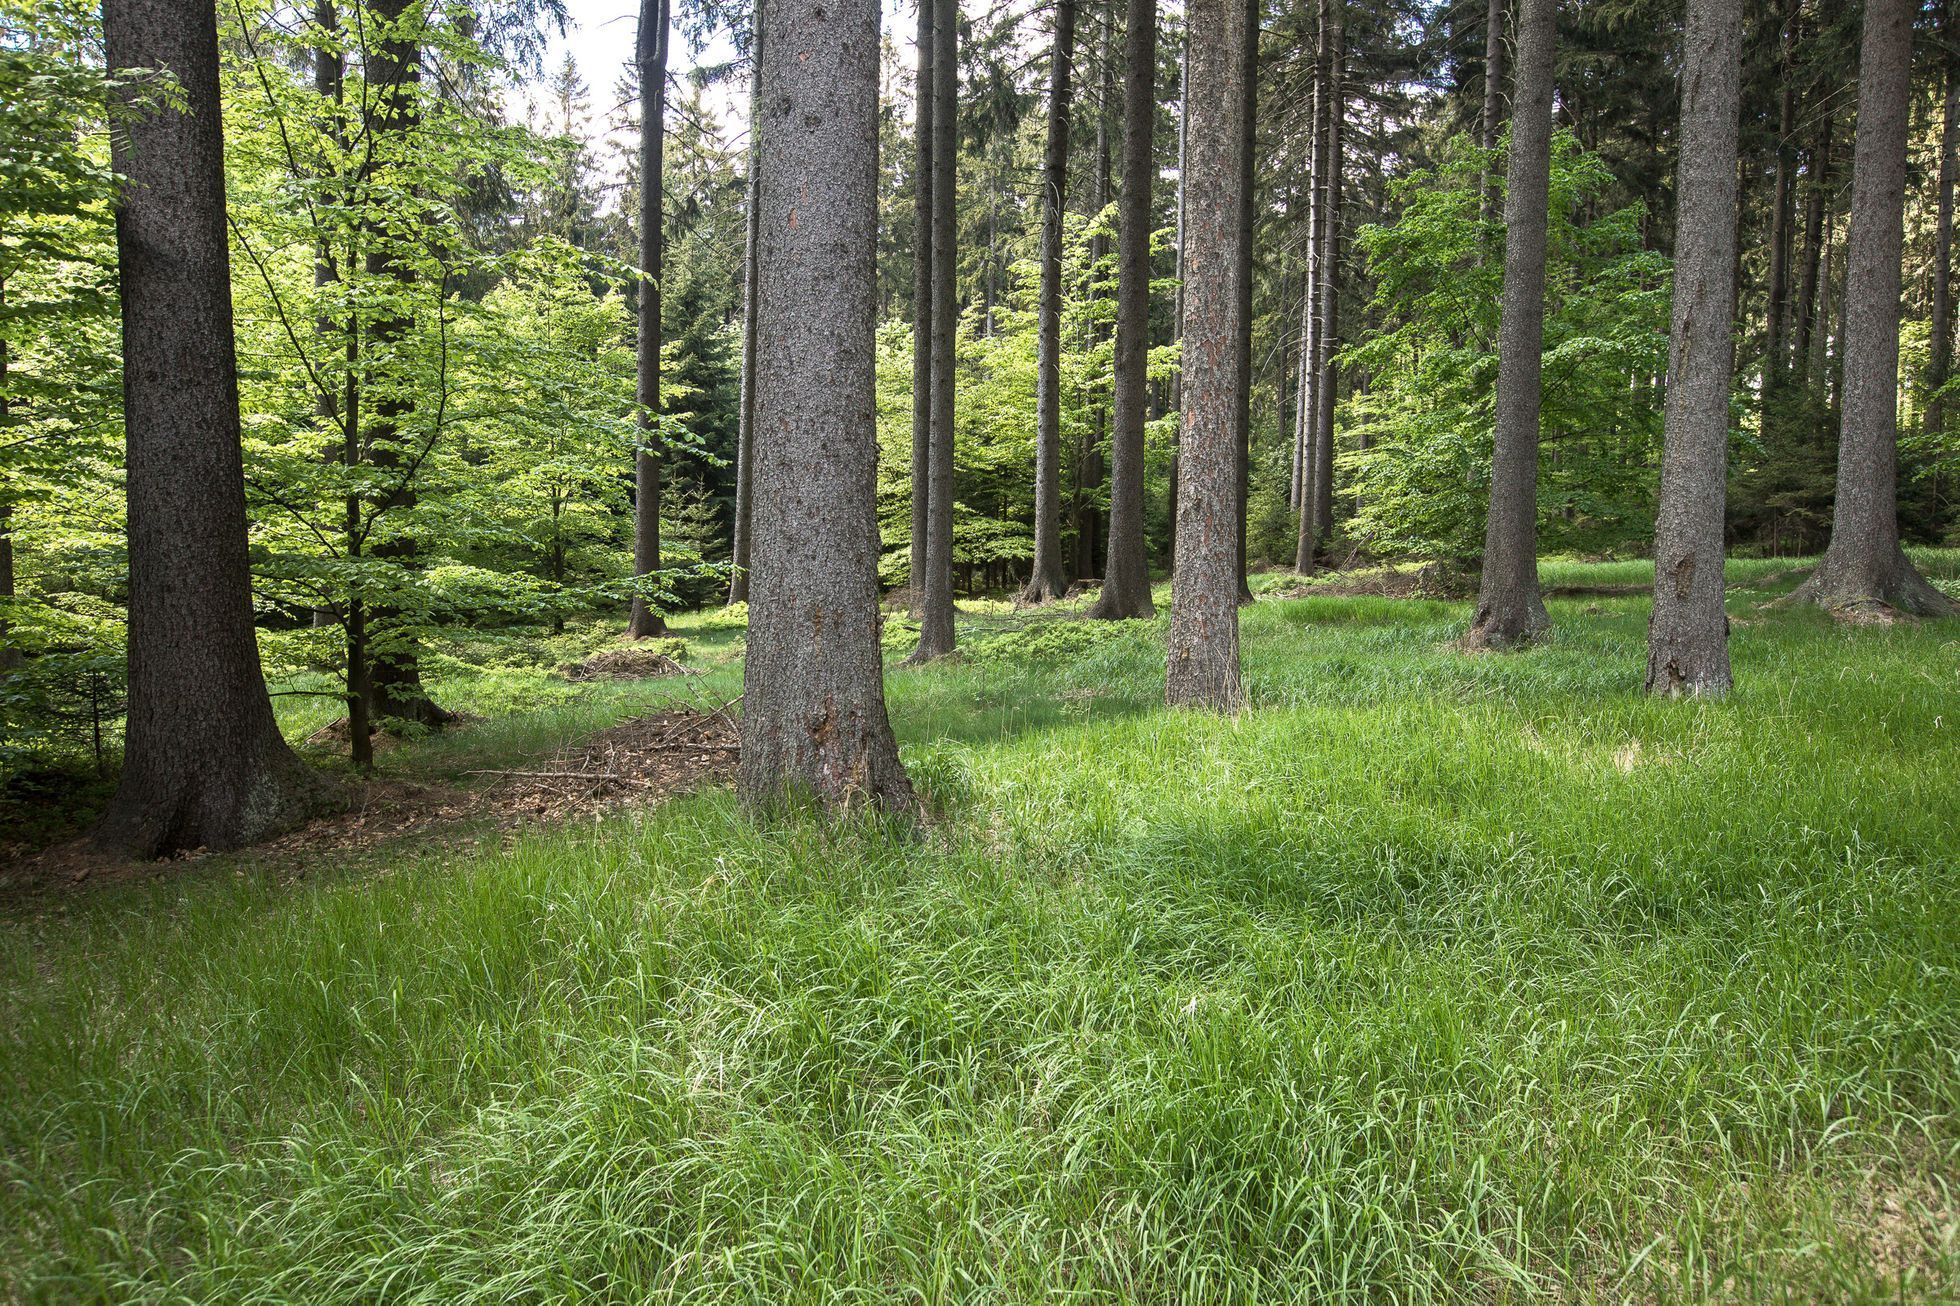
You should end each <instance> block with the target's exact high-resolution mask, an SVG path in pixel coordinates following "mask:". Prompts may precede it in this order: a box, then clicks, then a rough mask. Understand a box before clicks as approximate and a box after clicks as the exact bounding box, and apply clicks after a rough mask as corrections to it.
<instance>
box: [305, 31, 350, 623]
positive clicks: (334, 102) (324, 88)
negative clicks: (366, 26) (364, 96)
mask: <svg viewBox="0 0 1960 1306" xmlns="http://www.w3.org/2000/svg"><path fill="white" fill-rule="evenodd" d="M313 25H314V27H315V29H316V31H317V36H318V40H317V43H316V44H315V45H314V47H313V93H314V94H315V95H317V96H319V97H320V104H319V110H320V114H321V117H322V118H323V119H325V120H326V124H327V126H326V136H327V139H328V140H330V141H331V142H332V143H333V148H334V155H333V157H332V159H330V160H329V162H328V163H327V164H326V166H325V167H324V168H322V169H321V172H320V178H321V180H324V181H332V180H333V179H334V177H335V175H336V173H337V171H338V169H339V167H340V157H341V155H342V153H343V152H344V150H345V148H346V143H345V141H344V139H343V136H344V133H343V132H342V131H341V125H340V110H341V103H342V98H343V96H344V94H345V88H346V80H347V61H346V59H345V58H344V57H343V56H342V54H341V52H340V48H339V36H340V15H339V13H338V11H337V10H336V9H335V7H334V3H333V0H318V3H316V4H315V5H314V7H313ZM339 280H340V267H339V264H338V263H337V262H336V260H335V259H334V252H333V242H332V240H331V238H330V236H329V234H328V233H327V232H324V231H322V232H320V233H319V235H318V236H317V238H316V239H315V240H314V244H313V297H314V302H315V303H316V304H320V305H324V304H325V302H326V295H325V291H326V289H327V288H328V287H329V286H332V285H333V284H335V283H336V282H338V281H339ZM339 333H340V328H339V327H338V325H337V324H336V323H335V321H334V319H333V318H332V317H330V316H328V315H327V314H326V313H325V311H324V309H321V310H317V316H315V318H314V320H313V334H314V335H315V336H316V337H317V338H318V339H319V340H320V341H321V342H323V343H324V342H327V341H331V340H333V339H335V338H337V337H338V335H339ZM338 410H339V405H338V404H336V403H335V399H334V392H333V390H332V388H331V387H330V386H322V387H321V390H320V393H319V395H318V396H317V397H316V398H315V401H314V406H313V411H314V414H315V415H316V416H317V417H318V418H319V419H320V430H321V432H322V433H323V434H325V433H328V432H330V431H331V430H332V428H333V425H334V422H335V420H336V418H337V417H338V416H339V411H338ZM340 452H341V442H340V441H339V440H334V439H331V438H329V439H328V440H327V443H326V448H325V457H326V460H327V461H328V462H330V463H331V462H334V461H336V460H337V459H338V458H339V456H340ZM313 624H314V626H316V627H329V626H332V625H333V624H334V613H333V610H332V608H330V607H329V606H327V605H326V604H325V603H322V604H320V605H318V606H316V607H315V608H314V609H313Z"/></svg>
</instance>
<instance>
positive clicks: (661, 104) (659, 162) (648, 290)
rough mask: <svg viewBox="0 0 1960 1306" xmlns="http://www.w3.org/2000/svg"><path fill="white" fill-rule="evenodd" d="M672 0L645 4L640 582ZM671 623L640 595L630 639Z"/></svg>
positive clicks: (655, 534) (652, 431)
mask: <svg viewBox="0 0 1960 1306" xmlns="http://www.w3.org/2000/svg"><path fill="white" fill-rule="evenodd" d="M667 5H668V0H640V39H639V49H638V50H637V52H636V55H637V59H636V62H637V63H638V65H639V73H640V270H641V271H642V272H643V273H645V275H646V280H644V281H642V282H641V283H640V323H639V331H638V333H637V336H638V339H637V341H636V343H635V351H634V352H635V355H636V361H637V364H638V366H637V369H636V370H637V372H638V378H637V385H636V388H635V394H634V396H633V397H634V399H635V401H636V402H637V404H638V407H639V425H640V444H639V448H637V449H636V450H634V452H633V487H634V492H633V575H634V577H635V578H636V579H640V580H642V581H644V580H645V578H646V577H648V576H653V575H657V574H658V573H659V571H660V471H661V468H660V462H661V458H660V447H659V446H660V442H661V440H662V439H663V438H664V437H663V436H662V435H661V433H660V430H659V421H660V300H661V296H662V292H663V291H664V290H665V288H666V283H665V278H664V275H663V274H664V272H665V269H664V268H663V267H662V266H661V263H662V256H663V254H664V253H665V244H666V231H665V227H666V223H665V221H664V219H663V215H664V213H665V211H666V205H665V195H664V189H665V188H664V183H665V179H666V166H665V165H666V143H667V30H668V26H669V22H668V17H669V16H668V12H667ZM666 631H667V622H666V620H665V619H664V618H662V616H661V615H660V609H659V608H658V607H657V606H656V605H655V604H654V603H652V602H651V601H649V599H648V598H647V596H646V595H645V594H644V593H640V594H635V595H634V596H633V611H632V615H631V617H630V618H629V619H628V621H627V626H626V633H627V635H628V636H630V637H631V638H633V639H643V638H645V637H647V636H649V635H662V634H665V633H666Z"/></svg>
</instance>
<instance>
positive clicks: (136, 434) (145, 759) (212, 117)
mask: <svg viewBox="0 0 1960 1306" xmlns="http://www.w3.org/2000/svg"><path fill="white" fill-rule="evenodd" d="M102 26H103V36H104V41H105V44H106V47H107V59H108V63H109V66H110V67H113V68H159V69H160V68H167V69H169V70H170V71H171V72H172V73H173V74H174V75H175V77H176V79H177V85H178V87H179V89H180V93H181V95H182V97H183V98H182V101H181V109H180V108H164V107H158V106H156V105H153V104H144V103H143V102H142V101H143V100H144V99H145V98H146V96H145V93H144V92H143V91H142V90H138V89H135V88H133V87H132V86H131V85H130V84H128V83H125V84H124V86H123V87H122V88H119V90H118V96H119V98H121V99H122V100H123V102H124V109H125V112H126V113H127V116H126V117H125V118H123V119H122V125H121V130H119V131H117V132H116V133H115V134H114V135H113V137H112V140H111V149H112V152H113V156H114V165H115V168H116V171H117V172H119V173H120V174H122V175H123V177H124V178H125V179H126V180H125V182H124V186H123V191H122V195H121V198H120V201H119V203H118V205H117V208H116V248H117V255H118V260H119V267H120V278H121V288H122V316H123V411H124V417H125V421H126V426H127V443H126V449H127V486H128V496H129V524H128V538H129V572H130V595H129V717H128V727H127V736H126V743H125V746H124V754H123V769H122V777H121V781H120V783H119V784H118V786H117V788H116V793H115V796H114V797H113V798H112V799H111V800H110V803H109V807H108V810H107V812H106V813H105V814H104V816H103V819H102V822H101V824H100V825H98V826H97V827H96V829H95V831H94V832H93V835H92V839H93V841H94V842H95V843H96V844H97V845H99V846H101V847H103V848H106V849H110V850H113V851H116V852H119V853H124V854H128V855H131V856H142V857H150V856H158V855H161V854H166V853H171V852H175V851H179V850H182V849H188V848H198V847H206V848H235V847H238V846H240V845H243V844H247V843H251V842H252V841H254V840H256V839H260V838H263V837H264V836H266V835H268V834H271V833H274V832H276V831H278V830H280V829H282V828H285V827H287V826H290V825H292V824H294V823H296V822H297V821H298V820H299V819H301V818H302V817H303V816H304V815H305V813H306V811H307V809H308V806H309V803H310V799H311V795H312V792H313V783H312V781H311V779H310V777H309V775H308V773H307V771H306V769H305V767H304V766H303V765H302V764H301V763H300V761H299V759H298V758H296V757H295V756H294V755H293V753H292V750H291V749H289V748H288V747H287V746H286V742H285V740H284V739H283V738H281V737H280V734H279V727H278V725H277V723H276V722H275V721H274V719H273V715H272V701H271V699H270V698H268V697H267V695H266V689H265V679H264V676H263V675H262V673H261V672H260V669H259V653H258V643H257V640H256V637H255V634H254V631H253V627H252V593H251V572H250V567H249V563H248V561H247V557H246V543H245V473H244V466H243V456H242V453H241V450H240V446H239V421H238V369H237V355H236V351H235V346H234V344H233V338H232V310H231V264H230V252H229V250H228V248H227V244H226V230H225V181H224V146H223V134H222V128H221V126H220V122H219V96H218V30H217V14H216V11H215V10H214V9H213V8H212V7H211V6H209V5H204V4H198V3H195V0H108V3H107V4H105V5H104V6H103V15H102Z"/></svg>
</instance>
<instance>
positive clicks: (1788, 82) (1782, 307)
mask: <svg viewBox="0 0 1960 1306" xmlns="http://www.w3.org/2000/svg"><path fill="white" fill-rule="evenodd" d="M1799 10H1800V6H1799V4H1798V2H1797V0H1783V13H1782V27H1783V32H1782V39H1783V57H1782V82H1783V86H1782V90H1781V91H1780V93H1779V94H1778V97H1777V111H1776V173H1775V182H1774V184H1773V185H1772V187H1771V191H1770V230H1769V305H1768V309H1767V314H1768V320H1767V322H1766V324H1765V330H1764V333H1763V383H1762V396H1763V400H1764V402H1765V404H1767V403H1768V401H1769V400H1770V398H1771V396H1772V392H1773V391H1776V390H1779V389H1780V388H1781V386H1782V383H1783V379H1784V376H1785V373H1786V372H1787V371H1788V350H1787V349H1786V348H1785V342H1786V340H1787V339H1788V337H1789V330H1788V323H1789V316H1790V241H1791V228H1792V227H1793V226H1794V225H1795V219H1796V213H1795V208H1796V206H1795V204H1794V203H1793V201H1792V193H1793V191H1794V189H1795V186H1796V174H1797V152H1796V142H1795V136H1796V122H1797V78H1796V71H1797V68H1796V50H1797V21H1798V14H1799ZM1731 281H1732V282H1733V283H1734V288H1735V289H1737V290H1739V289H1740V287H1741V278H1740V277H1732V278H1731Z"/></svg>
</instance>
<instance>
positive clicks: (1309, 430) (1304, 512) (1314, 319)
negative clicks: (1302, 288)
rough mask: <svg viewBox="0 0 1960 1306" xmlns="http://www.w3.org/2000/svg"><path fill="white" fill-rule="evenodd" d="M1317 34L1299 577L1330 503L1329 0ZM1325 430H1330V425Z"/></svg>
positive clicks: (1332, 8)
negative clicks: (1325, 447) (1326, 439)
mask: <svg viewBox="0 0 1960 1306" xmlns="http://www.w3.org/2000/svg"><path fill="white" fill-rule="evenodd" d="M1318 19H1319V21H1318V23H1317V26H1318V28H1319V33H1318V36H1317V38H1316V43H1315V49H1314V71H1313V83H1314V85H1313V128H1312V142H1313V144H1312V159H1313V168H1312V183H1311V185H1312V194H1311V199H1310V203H1309V217H1308V220H1307V269H1308V275H1307V305H1306V310H1305V311H1306V315H1307V357H1306V359H1305V361H1304V362H1303V363H1302V365H1301V376H1302V379H1303V382H1304V384H1305V385H1306V387H1307V393H1306V397H1305V399H1304V400H1303V404H1302V407H1303V409H1304V416H1305V422H1306V425H1305V427H1304V429H1303V430H1302V431H1301V432H1300V436H1299V441H1300V462H1301V473H1300V520H1299V532H1298V535H1297V536H1296V538H1295V540H1294V550H1293V569H1294V571H1296V572H1298V573H1299V574H1300V575H1302V576H1311V575H1313V572H1314V565H1315V558H1316V556H1317V554H1318V553H1319V543H1320V520H1321V504H1322V503H1324V502H1329V501H1331V498H1332V492H1333V491H1332V487H1331V486H1329V485H1328V484H1327V473H1328V468H1327V465H1326V464H1327V463H1328V462H1331V459H1326V460H1323V458H1322V457H1321V449H1320V433H1321V430H1322V429H1323V418H1325V419H1326V420H1327V421H1328V422H1331V420H1332V416H1333V414H1332V411H1331V409H1332V402H1333V399H1332V396H1331V395H1330V394H1328V392H1327V386H1326V382H1327V377H1328V375H1329V369H1328V368H1327V367H1326V365H1325V363H1326V359H1327V358H1328V356H1329V353H1330V347H1329V343H1328V326H1329V323H1328V321H1327V308H1328V306H1329V304H1331V303H1332V297H1331V290H1330V288H1331V286H1332V284H1333V281H1334V275H1335V269H1334V266H1333V259H1332V243H1331V242H1330V241H1329V240H1328V238H1327V237H1328V231H1329V230H1330V224H1331V222H1332V219H1333V208H1334V188H1333V174H1334V172H1335V170H1336V167H1337V166H1338V163H1337V160H1338V157H1339V156H1338V151H1337V149H1336V142H1335V135H1334V122H1335V118H1336V115H1337V114H1338V113H1339V109H1338V106H1337V105H1336V103H1335V101H1336V89H1335V84H1334V58H1335V56H1334V40H1335V32H1336V29H1337V27H1338V25H1339V19H1338V18H1337V17H1336V5H1335V3H1334V0H1320V6H1319V14H1318ZM1326 429H1328V430H1329V431H1331V430H1332V427H1331V425H1330V426H1328V427H1327V428H1326Z"/></svg>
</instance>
